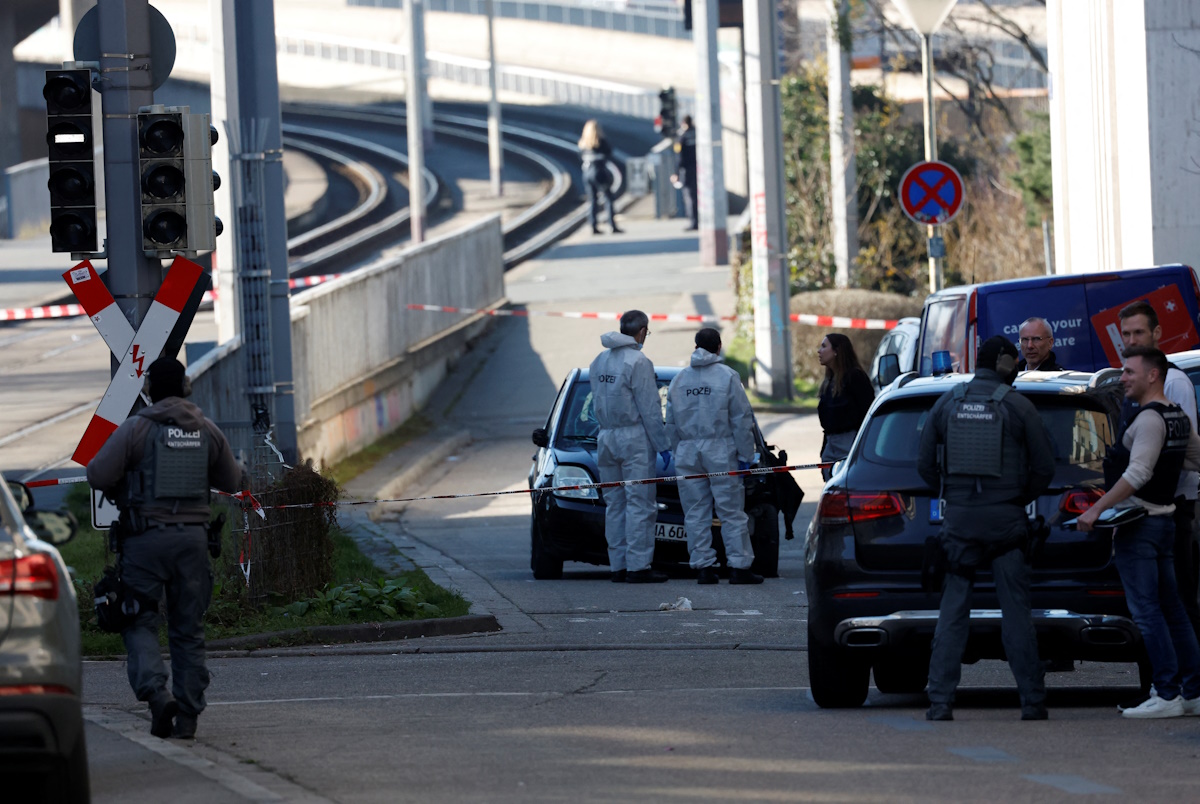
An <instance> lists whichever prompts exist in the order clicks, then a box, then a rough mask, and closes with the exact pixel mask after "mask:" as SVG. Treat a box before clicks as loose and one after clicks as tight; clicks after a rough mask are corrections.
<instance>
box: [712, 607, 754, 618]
mask: <svg viewBox="0 0 1200 804" xmlns="http://www.w3.org/2000/svg"><path fill="white" fill-rule="evenodd" d="M712 613H713V614H715V615H716V616H718V617H761V616H762V612H761V611H759V610H757V609H746V610H745V611H725V609H717V610H716V611H714V612H712Z"/></svg>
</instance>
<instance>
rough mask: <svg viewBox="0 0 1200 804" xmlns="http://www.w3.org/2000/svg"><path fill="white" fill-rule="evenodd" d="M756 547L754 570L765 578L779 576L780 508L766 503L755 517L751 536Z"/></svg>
mask: <svg viewBox="0 0 1200 804" xmlns="http://www.w3.org/2000/svg"><path fill="white" fill-rule="evenodd" d="M750 546H751V547H753V548H754V563H753V564H751V565H750V569H751V571H752V572H757V573H758V574H759V575H761V576H763V577H764V578H778V577H779V509H777V508H776V507H775V506H773V505H764V506H762V509H761V510H760V511H759V514H758V516H757V517H755V519H754V535H753V536H751V537H750Z"/></svg>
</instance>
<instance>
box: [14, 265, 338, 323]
mask: <svg viewBox="0 0 1200 804" xmlns="http://www.w3.org/2000/svg"><path fill="white" fill-rule="evenodd" d="M339 276H341V274H322V275H320V276H301V277H297V278H295V279H289V280H288V287H290V288H310V287H313V286H314V285H320V284H322V283H325V282H328V281H329V280H331V279H337V278H338V277H339ZM217 297H218V294H217V291H215V290H210V291H208V292H207V293H205V294H204V301H206V302H210V301H213V300H214V299H216V298H217ZM81 315H88V311H87V310H86V309H84V306H83V305H82V304H48V305H45V306H43V307H17V308H11V309H7V310H5V309H0V321H36V320H40V319H45V318H75V317H76V316H81Z"/></svg>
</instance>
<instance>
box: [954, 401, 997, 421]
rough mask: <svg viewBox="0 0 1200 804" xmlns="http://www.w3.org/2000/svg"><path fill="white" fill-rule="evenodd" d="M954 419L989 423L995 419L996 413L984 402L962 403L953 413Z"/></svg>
mask: <svg viewBox="0 0 1200 804" xmlns="http://www.w3.org/2000/svg"><path fill="white" fill-rule="evenodd" d="M954 418H956V419H970V420H973V421H974V420H978V421H985V422H990V421H992V420H993V419H995V418H996V412H995V411H994V410H992V408H991V406H990V405H988V404H987V403H985V402H963V403H960V404H959V406H958V410H956V411H955V413H954Z"/></svg>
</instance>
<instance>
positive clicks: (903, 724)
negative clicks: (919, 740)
mask: <svg viewBox="0 0 1200 804" xmlns="http://www.w3.org/2000/svg"><path fill="white" fill-rule="evenodd" d="M867 721H868V722H870V723H880V724H882V725H884V726H888V727H890V728H893V729H895V730H896V731H933V725H932V724H931V723H926V722H925V721H924V720H917V719H916V718H915V717H905V716H904V715H875V716H874V717H869V718H867Z"/></svg>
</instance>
